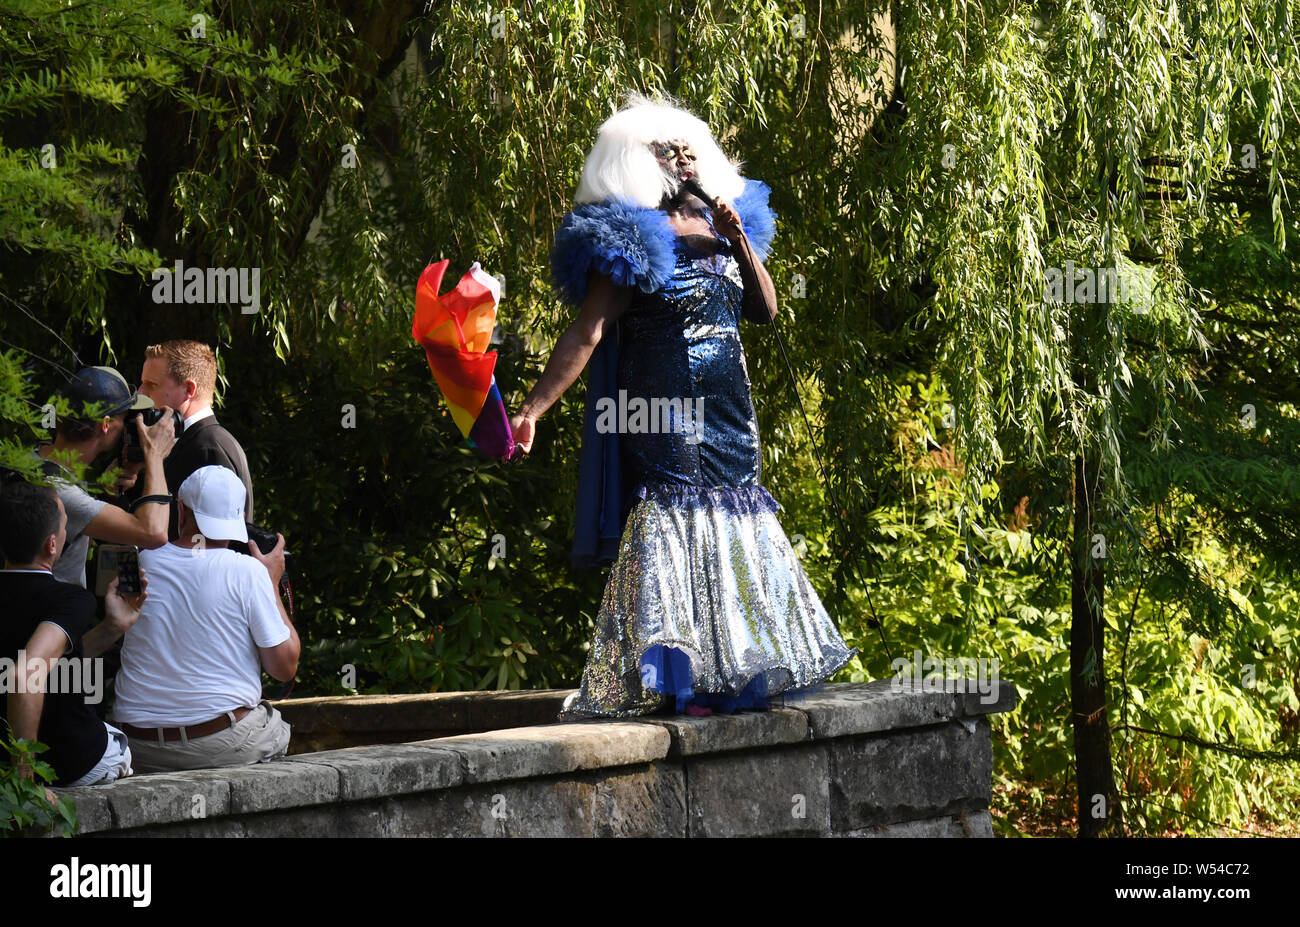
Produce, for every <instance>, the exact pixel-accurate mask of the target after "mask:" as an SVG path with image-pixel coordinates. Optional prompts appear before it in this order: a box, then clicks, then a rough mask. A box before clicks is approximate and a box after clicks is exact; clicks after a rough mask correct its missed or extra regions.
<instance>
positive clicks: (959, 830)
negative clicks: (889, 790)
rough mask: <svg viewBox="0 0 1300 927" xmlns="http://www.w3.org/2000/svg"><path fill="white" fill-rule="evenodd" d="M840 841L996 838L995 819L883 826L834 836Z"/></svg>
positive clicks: (968, 815)
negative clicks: (911, 838) (860, 839)
mask: <svg viewBox="0 0 1300 927" xmlns="http://www.w3.org/2000/svg"><path fill="white" fill-rule="evenodd" d="M832 836H836V837H930V838H933V837H988V838H991V837H992V836H993V819H992V817H990V816H989V813H988V812H987V811H970V812H964V813H962V814H957V815H945V816H944V817H940V818H931V819H929V820H925V821H907V822H904V823H901V824H882V825H880V826H878V827H864V828H862V829H860V830H855V831H847V832H845V833H841V834H834V835H832Z"/></svg>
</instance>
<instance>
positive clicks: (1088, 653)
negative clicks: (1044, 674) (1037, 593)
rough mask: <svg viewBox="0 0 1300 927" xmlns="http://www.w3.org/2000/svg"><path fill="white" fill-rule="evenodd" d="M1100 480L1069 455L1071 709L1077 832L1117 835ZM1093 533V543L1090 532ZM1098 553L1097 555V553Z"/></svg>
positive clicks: (1085, 460) (1087, 462) (1090, 463)
mask: <svg viewBox="0 0 1300 927" xmlns="http://www.w3.org/2000/svg"><path fill="white" fill-rule="evenodd" d="M1100 485H1101V480H1100V478H1099V476H1098V473H1097V462H1096V459H1095V458H1093V457H1091V456H1085V455H1083V454H1080V455H1078V456H1076V457H1075V459H1074V544H1073V557H1071V564H1070V580H1071V581H1070V617H1071V621H1070V708H1071V716H1072V719H1073V722H1074V762H1075V783H1076V785H1077V787H1078V795H1079V819H1078V820H1079V836H1080V837H1104V836H1108V835H1118V834H1119V833H1120V825H1121V824H1122V821H1123V818H1122V816H1121V812H1120V803H1119V793H1118V792H1117V791H1116V789H1115V777H1114V773H1113V770H1112V768H1111V760H1110V722H1109V715H1108V712H1107V705H1106V661H1105V655H1106V649H1105V646H1104V644H1105V632H1106V624H1105V613H1104V611H1103V604H1104V598H1103V596H1104V594H1105V590H1106V568H1105V563H1106V560H1105V555H1106V553H1107V551H1106V549H1105V543H1106V542H1105V539H1104V538H1103V537H1102V536H1101V535H1100V534H1099V533H1097V532H1095V530H1094V511H1095V507H1096V503H1097V498H1098V493H1099V490H1100ZM1094 534H1097V541H1095V542H1094V540H1093V536H1094ZM1098 554H1100V556H1097V555H1098Z"/></svg>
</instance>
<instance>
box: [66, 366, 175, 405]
mask: <svg viewBox="0 0 1300 927" xmlns="http://www.w3.org/2000/svg"><path fill="white" fill-rule="evenodd" d="M62 392H63V395H64V396H66V397H67V398H68V400H69V401H70V402H72V404H73V407H74V411H76V412H79V413H81V414H83V415H84V414H85V409H86V406H88V405H90V404H91V403H95V404H97V405H98V406H99V408H101V409H103V411H102V412H100V413H99V414H100V415H101V416H103V415H121V414H122V413H123V412H127V411H130V410H131V409H152V408H153V400H152V399H150V398H149V397H148V396H142V395H140V394H139V393H137V392H136V391H135V390H133V389H131V387H130V386H129V385H128V384H127V382H126V379H125V378H124V377H123V376H122V375H121V374H120V373H118V372H117V371H116V370H114V369H113V368H112V367H86V368H84V369H83V370H81V371H80V372H79V373H78V374H77V375H76V376H75V377H73V378H72V379H71V380H69V381H68V383H67V385H66V386H64V387H63V390H62Z"/></svg>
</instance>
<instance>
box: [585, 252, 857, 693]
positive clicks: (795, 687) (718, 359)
mask: <svg viewBox="0 0 1300 927" xmlns="http://www.w3.org/2000/svg"><path fill="white" fill-rule="evenodd" d="M676 248H677V250H676V266H675V269H674V272H673V275H672V278H671V279H670V280H669V281H668V283H667V284H666V285H665V286H664V287H662V288H660V289H658V290H656V291H655V292H653V293H644V292H641V291H640V290H634V291H633V294H634V295H633V297H632V301H631V304H630V305H629V307H628V309H627V310H626V311H625V313H624V315H623V317H622V319H621V320H620V325H619V331H620V339H621V340H620V343H619V355H618V356H619V363H618V387H619V391H620V404H624V403H623V400H626V402H625V407H626V410H627V413H628V414H627V417H626V420H625V421H620V425H621V426H622V427H620V431H619V441H620V448H621V453H622V454H623V485H624V486H630V487H634V489H633V493H634V496H633V498H634V500H635V504H634V505H633V506H632V508H631V511H630V513H629V515H628V518H627V524H626V526H625V528H624V530H623V535H622V539H621V541H620V545H619V555H618V559H617V560H616V561H615V563H614V565H613V567H612V570H611V573H610V577H609V582H608V585H607V586H606V587H605V592H604V595H603V597H602V602H601V608H600V612H599V614H598V615H597V618H596V627H595V637H594V640H593V642H592V645H591V650H590V653H589V656H588V661H587V665H586V668H585V670H584V672H583V677H582V685H581V688H580V690H579V692H578V693H577V697H576V700H571V701H570V702H569V703H568V705H567V706H566V710H565V711H564V712H563V713H562V717H564V718H575V717H592V716H604V717H627V716H632V715H638V714H646V713H649V712H652V711H655V710H658V709H660V708H664V707H673V704H674V700H675V708H676V710H678V711H681V710H683V708H684V707H685V706H687V705H688V704H695V705H700V706H707V707H710V708H712V709H714V710H721V711H734V710H737V709H742V708H764V707H769V705H770V704H771V702H770V701H769V699H770V698H771V697H773V696H776V695H778V694H780V693H786V694H787V695H789V694H791V693H794V692H797V691H799V690H806V689H807V688H809V687H812V686H816V685H817V684H819V683H821V682H822V681H824V680H825V679H827V678H829V677H830V676H831V675H833V674H834V673H835V672H837V671H838V670H839V669H840V668H841V667H843V666H844V665H845V664H847V663H848V661H849V660H850V658H851V657H852V656H853V655H854V653H856V650H852V649H850V648H848V647H847V646H846V645H845V643H844V640H843V639H842V638H841V637H840V634H839V632H838V631H837V630H836V629H835V626H834V625H833V623H832V622H831V620H830V617H829V616H828V615H827V613H826V610H825V608H824V607H823V606H822V603H821V600H820V599H819V598H818V596H817V593H816V592H815V591H814V590H813V588H812V585H811V584H810V583H809V581H808V577H807V576H806V575H805V573H804V571H803V568H802V567H801V566H800V563H799V559H798V556H797V555H796V554H795V552H794V550H793V549H792V548H791V546H790V542H789V541H788V540H787V538H786V536H785V533H784V532H783V531H782V530H781V527H780V525H779V524H778V522H777V519H776V516H775V513H776V512H777V511H778V510H779V509H780V506H779V505H778V504H777V502H776V501H775V500H774V499H773V498H772V496H771V495H769V494H768V492H767V490H766V489H764V488H763V486H762V485H761V484H760V482H759V479H760V468H761V457H760V450H759V436H758V424H757V421H756V419H755V415H754V406H753V402H752V399H751V397H750V382H749V375H748V371H747V369H746V365H745V355H744V351H743V349H742V347H741V341H740V335H739V331H738V326H739V322H740V319H741V299H742V295H743V284H742V281H741V278H740V273H739V269H738V267H737V265H736V261H735V259H734V258H733V257H732V256H731V254H730V251H729V249H727V248H726V246H725V243H724V250H723V251H722V252H721V253H720V254H716V255H712V256H710V255H707V254H704V253H702V252H699V251H696V250H694V249H692V248H690V247H689V246H688V245H687V244H686V243H685V242H684V241H683V240H681V239H678V241H677V246H676ZM624 391H626V392H624ZM637 399H641V400H643V401H644V403H645V406H644V407H645V408H650V409H654V410H655V414H654V415H652V416H649V415H648V416H644V417H642V418H640V419H638V417H637V415H636V409H637V402H636V400H637ZM656 400H658V404H657V405H656V404H655V401H656ZM672 400H681V402H680V403H678V404H676V405H674V403H673V402H672ZM697 413H698V414H697Z"/></svg>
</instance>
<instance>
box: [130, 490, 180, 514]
mask: <svg viewBox="0 0 1300 927" xmlns="http://www.w3.org/2000/svg"><path fill="white" fill-rule="evenodd" d="M146 502H157V503H158V504H160V505H171V504H172V497H171V496H169V495H162V494H157V495H152V496H141V497H140V498H139V499H136V500H135V501H134V502H132V503H131V505H130V506H129V507H128V508H127V511H128V512H134V511H135V510H136V509H138V508H139V507H140V506H142V505H144V504H145V503H146Z"/></svg>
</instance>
